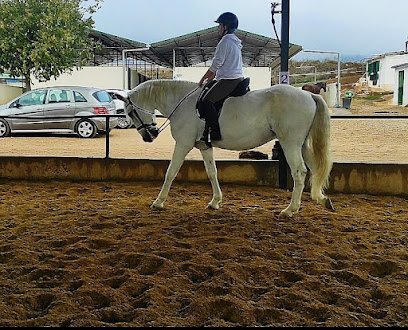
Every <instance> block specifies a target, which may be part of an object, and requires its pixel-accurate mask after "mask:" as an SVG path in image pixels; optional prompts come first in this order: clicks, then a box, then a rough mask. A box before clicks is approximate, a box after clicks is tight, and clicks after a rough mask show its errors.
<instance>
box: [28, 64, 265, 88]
mask: <svg viewBox="0 0 408 330" xmlns="http://www.w3.org/2000/svg"><path fill="white" fill-rule="evenodd" d="M207 70H208V67H176V68H175V71H174V74H175V79H179V80H189V81H195V82H198V81H199V80H200V79H201V77H202V76H203V75H204V73H205V72H206V71H207ZM244 75H245V77H250V78H251V84H250V88H251V90H256V89H262V88H267V87H270V86H271V70H270V68H269V67H244ZM31 79H32V80H31V81H32V84H31V88H33V89H34V88H40V87H48V86H87V87H98V88H112V89H113V88H118V89H122V88H123V68H122V67H111V66H109V67H107V66H95V67H94V66H92V67H83V68H81V69H78V70H77V69H74V70H73V71H72V72H71V73H64V74H62V75H61V76H59V77H58V78H57V79H54V78H51V80H49V81H46V82H39V81H38V80H37V79H35V78H34V77H31ZM126 80H127V78H126Z"/></svg>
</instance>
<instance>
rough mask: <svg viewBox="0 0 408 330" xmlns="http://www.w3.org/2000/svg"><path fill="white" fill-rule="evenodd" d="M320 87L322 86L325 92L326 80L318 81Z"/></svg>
mask: <svg viewBox="0 0 408 330" xmlns="http://www.w3.org/2000/svg"><path fill="white" fill-rule="evenodd" d="M320 88H322V89H323V90H324V91H325V92H326V88H327V86H326V82H321V83H320Z"/></svg>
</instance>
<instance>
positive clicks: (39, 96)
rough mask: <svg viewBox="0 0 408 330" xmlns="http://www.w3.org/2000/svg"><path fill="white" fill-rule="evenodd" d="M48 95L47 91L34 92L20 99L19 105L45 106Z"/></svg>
mask: <svg viewBox="0 0 408 330" xmlns="http://www.w3.org/2000/svg"><path fill="white" fill-rule="evenodd" d="M46 95H47V91H46V90H40V91H32V92H31V93H28V94H26V95H24V96H22V97H20V99H19V100H18V104H19V105H21V106H29V105H41V104H44V101H45V96H46Z"/></svg>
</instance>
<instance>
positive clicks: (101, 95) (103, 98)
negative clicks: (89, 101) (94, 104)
mask: <svg viewBox="0 0 408 330" xmlns="http://www.w3.org/2000/svg"><path fill="white" fill-rule="evenodd" d="M92 95H93V96H94V97H95V98H96V99H97V100H98V101H99V102H110V101H112V97H111V96H110V95H109V93H108V92H107V91H98V92H95V93H93V94H92Z"/></svg>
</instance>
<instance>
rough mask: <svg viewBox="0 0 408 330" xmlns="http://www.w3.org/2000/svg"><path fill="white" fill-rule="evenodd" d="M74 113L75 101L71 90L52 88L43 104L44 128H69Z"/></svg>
mask: <svg viewBox="0 0 408 330" xmlns="http://www.w3.org/2000/svg"><path fill="white" fill-rule="evenodd" d="M74 115H75V103H74V97H73V94H72V91H71V90H69V89H63V88H61V89H60V88H52V89H50V90H49V92H48V97H47V100H46V102H45V105H44V129H50V130H51V129H52V130H54V129H56V130H58V129H69V128H70V123H71V122H72V121H73V120H74V119H73V118H58V117H61V116H64V117H69V116H71V117H72V116H74Z"/></svg>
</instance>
